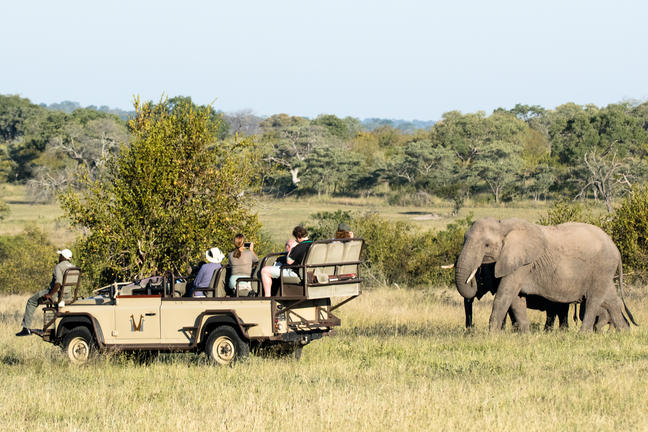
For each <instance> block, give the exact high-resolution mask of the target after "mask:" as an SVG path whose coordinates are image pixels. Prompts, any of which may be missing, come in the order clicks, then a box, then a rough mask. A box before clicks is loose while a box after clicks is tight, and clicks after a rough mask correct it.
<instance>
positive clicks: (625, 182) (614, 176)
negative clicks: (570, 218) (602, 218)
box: [576, 150, 639, 213]
mask: <svg viewBox="0 0 648 432" xmlns="http://www.w3.org/2000/svg"><path fill="white" fill-rule="evenodd" d="M633 165H637V168H639V164H638V163H637V162H635V161H633V160H632V159H631V158H629V157H627V158H620V157H618V156H617V154H616V152H614V153H612V154H597V152H596V150H593V151H592V152H590V153H586V154H585V155H583V161H582V164H581V166H580V170H579V171H578V172H579V175H578V177H577V179H578V180H579V181H580V183H581V190H580V192H579V193H578V195H577V196H576V198H582V197H584V196H586V195H587V193H588V192H589V191H592V193H593V195H594V199H596V200H598V199H599V198H601V199H602V200H603V201H604V202H605V207H606V208H607V211H608V213H612V211H613V208H612V200H613V198H614V197H616V196H617V195H619V194H620V193H621V192H622V191H630V190H631V189H632V183H631V181H634V179H635V176H634V175H633V173H632V171H633V168H634V167H633Z"/></svg>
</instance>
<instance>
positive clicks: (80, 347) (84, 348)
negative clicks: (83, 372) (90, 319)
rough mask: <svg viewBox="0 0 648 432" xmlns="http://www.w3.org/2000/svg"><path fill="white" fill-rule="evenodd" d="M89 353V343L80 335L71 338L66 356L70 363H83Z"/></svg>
mask: <svg viewBox="0 0 648 432" xmlns="http://www.w3.org/2000/svg"><path fill="white" fill-rule="evenodd" d="M89 355H90V345H89V344H88V342H87V341H86V340H85V339H83V338H80V337H77V338H74V339H72V341H71V342H70V345H69V347H68V356H69V357H70V360H71V361H72V363H77V364H79V363H85V362H86V361H87V360H88V356H89Z"/></svg>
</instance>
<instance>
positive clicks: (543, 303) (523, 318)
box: [464, 263, 569, 332]
mask: <svg viewBox="0 0 648 432" xmlns="http://www.w3.org/2000/svg"><path fill="white" fill-rule="evenodd" d="M500 280H501V279H499V278H496V277H495V263H490V264H482V265H481V266H480V267H479V270H477V273H476V274H475V277H474V278H473V280H472V281H471V284H473V285H475V284H476V287H477V291H476V294H475V296H474V297H472V298H464V312H465V315H466V328H470V327H472V326H473V322H472V305H473V301H474V299H475V298H476V299H477V300H480V299H481V298H482V297H483V296H484V295H485V294H486V293H489V292H490V293H491V294H493V295H495V294H496V293H497V288H498V287H499V284H500ZM527 308H529V309H534V310H539V311H543V312H546V313H547V320H546V322H545V325H544V329H545V330H546V331H549V330H552V329H553V326H554V323H555V321H556V317H557V318H558V320H559V322H560V328H569V304H568V303H554V302H552V301H549V300H547V299H545V298H543V297H540V296H535V295H530V296H526V295H521V296H519V298H517V299H514V300H513V302H512V303H511V307H510V308H509V311H508V314H509V316H510V318H511V322H512V323H513V325H514V326H515V327H517V328H518V330H520V331H522V332H525V331H528V330H529V320H528V319H527V315H526V309H527Z"/></svg>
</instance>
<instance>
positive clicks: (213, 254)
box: [205, 247, 225, 263]
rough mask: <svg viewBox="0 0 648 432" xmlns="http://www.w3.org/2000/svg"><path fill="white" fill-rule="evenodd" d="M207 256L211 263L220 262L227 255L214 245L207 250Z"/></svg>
mask: <svg viewBox="0 0 648 432" xmlns="http://www.w3.org/2000/svg"><path fill="white" fill-rule="evenodd" d="M205 258H207V261H209V262H210V263H219V262H221V261H223V259H224V258H225V255H223V252H221V250H220V249H218V248H217V247H213V248H211V249H209V250H208V251H207V252H205Z"/></svg>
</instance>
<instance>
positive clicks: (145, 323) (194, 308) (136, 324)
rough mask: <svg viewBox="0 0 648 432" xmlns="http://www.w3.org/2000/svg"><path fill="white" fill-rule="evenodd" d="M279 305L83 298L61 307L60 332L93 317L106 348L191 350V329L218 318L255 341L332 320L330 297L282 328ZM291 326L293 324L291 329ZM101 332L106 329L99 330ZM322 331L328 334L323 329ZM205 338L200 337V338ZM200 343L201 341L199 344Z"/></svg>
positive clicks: (309, 304)
mask: <svg viewBox="0 0 648 432" xmlns="http://www.w3.org/2000/svg"><path fill="white" fill-rule="evenodd" d="M273 305H275V307H276V303H275V301H274V300H273V299H270V298H249V299H248V298H242V299H238V298H205V299H191V298H164V299H163V298H162V297H161V296H159V295H155V296H153V295H151V296H124V297H121V296H117V297H116V298H115V299H114V300H111V299H109V298H105V297H103V298H102V297H91V298H88V299H80V300H77V301H76V302H75V303H73V304H70V305H64V306H61V307H59V311H58V312H59V317H58V318H57V322H56V328H58V325H59V324H60V322H61V320H62V319H63V318H64V317H65V316H68V315H85V316H90V317H92V318H93V320H94V322H95V325H98V326H99V329H97V330H98V331H97V336H98V338H99V339H100V340H99V342H100V343H101V344H102V345H105V346H112V345H114V346H121V347H123V346H128V345H134V346H135V345H156V344H159V345H161V346H177V347H179V348H180V347H187V346H190V345H192V344H194V343H195V342H196V341H194V338H195V337H196V336H197V335H196V333H197V332H195V331H193V330H190V328H196V327H197V328H198V329H201V328H202V327H203V325H204V324H205V322H206V321H207V320H208V319H209V318H211V317H214V316H236V317H238V320H240V324H241V325H242V327H243V328H245V329H246V330H247V336H248V338H249V339H263V338H271V337H277V336H280V335H281V334H282V333H287V332H289V331H291V329H292V330H293V331H294V330H303V331H308V330H312V329H313V327H312V326H311V327H310V328H309V327H308V326H307V325H302V321H303V320H306V321H313V320H316V319H317V318H318V317H320V319H326V318H327V316H328V315H327V314H326V313H325V312H323V311H325V310H328V307H329V306H330V300H329V299H314V300H306V301H304V302H303V303H300V304H298V305H297V306H295V307H294V308H293V309H291V311H290V312H288V313H284V314H279V316H278V318H279V319H278V323H277V324H278V326H277V328H275V325H274V323H273V322H272V319H273V316H272V310H271V308H272V307H273ZM287 323H291V324H292V327H289V326H288V325H287ZM99 330H100V331H99ZM319 330H323V331H328V330H330V328H328V327H326V326H322V327H320V328H319ZM198 337H199V338H200V336H199V335H198ZM197 342H200V340H198V341H197Z"/></svg>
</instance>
